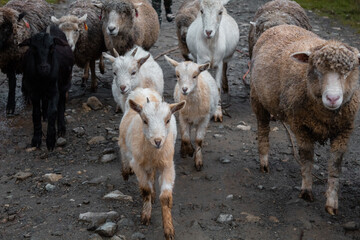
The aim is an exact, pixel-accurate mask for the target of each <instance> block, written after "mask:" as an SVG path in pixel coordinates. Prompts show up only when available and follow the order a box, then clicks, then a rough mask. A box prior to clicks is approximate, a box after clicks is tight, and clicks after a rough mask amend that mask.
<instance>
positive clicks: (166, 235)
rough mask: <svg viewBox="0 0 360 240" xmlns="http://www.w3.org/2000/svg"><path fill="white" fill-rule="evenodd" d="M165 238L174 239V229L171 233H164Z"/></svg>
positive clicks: (167, 239)
mask: <svg viewBox="0 0 360 240" xmlns="http://www.w3.org/2000/svg"><path fill="white" fill-rule="evenodd" d="M165 239H166V240H174V239H175V233H174V230H173V231H172V233H168V234H167V233H165Z"/></svg>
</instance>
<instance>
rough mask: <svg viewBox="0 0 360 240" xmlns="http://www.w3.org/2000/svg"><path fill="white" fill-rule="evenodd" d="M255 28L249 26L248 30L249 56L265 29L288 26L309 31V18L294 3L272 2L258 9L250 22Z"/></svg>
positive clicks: (275, 0)
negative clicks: (254, 24)
mask: <svg viewBox="0 0 360 240" xmlns="http://www.w3.org/2000/svg"><path fill="white" fill-rule="evenodd" d="M252 22H254V23H256V26H253V25H250V29H249V37H248V40H249V56H250V58H251V57H252V51H253V48H254V46H255V44H256V41H257V40H258V39H259V37H260V35H261V34H262V33H263V32H265V31H266V30H267V29H269V28H272V27H275V26H278V25H283V24H288V25H295V26H299V27H302V28H304V29H306V30H309V31H310V30H311V25H310V21H309V18H308V17H307V15H306V13H305V11H304V9H302V7H301V6H300V5H299V4H298V3H296V2H295V1H289V0H274V1H271V2H268V3H266V4H265V5H263V6H262V7H260V8H259V9H258V10H257V11H256V13H255V16H254V18H253V20H252Z"/></svg>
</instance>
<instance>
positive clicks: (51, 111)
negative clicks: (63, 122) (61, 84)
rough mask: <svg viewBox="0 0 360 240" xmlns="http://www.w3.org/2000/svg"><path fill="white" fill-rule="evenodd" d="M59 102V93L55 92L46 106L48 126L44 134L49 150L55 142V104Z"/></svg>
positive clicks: (52, 148)
mask: <svg viewBox="0 0 360 240" xmlns="http://www.w3.org/2000/svg"><path fill="white" fill-rule="evenodd" d="M58 102H59V93H58V92H56V93H55V94H54V96H51V97H50V99H49V106H48V127H47V136H46V146H47V148H48V150H49V151H52V150H54V148H55V143H56V129H55V122H56V118H57V106H58Z"/></svg>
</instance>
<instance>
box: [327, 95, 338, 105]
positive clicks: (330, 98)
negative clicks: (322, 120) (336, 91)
mask: <svg viewBox="0 0 360 240" xmlns="http://www.w3.org/2000/svg"><path fill="white" fill-rule="evenodd" d="M326 99H327V100H328V101H329V102H330V103H331V104H332V105H335V103H336V101H337V100H339V99H340V96H339V95H330V94H329V95H326Z"/></svg>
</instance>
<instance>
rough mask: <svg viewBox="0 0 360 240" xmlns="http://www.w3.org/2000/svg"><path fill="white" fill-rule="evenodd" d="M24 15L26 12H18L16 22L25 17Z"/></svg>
mask: <svg viewBox="0 0 360 240" xmlns="http://www.w3.org/2000/svg"><path fill="white" fill-rule="evenodd" d="M25 15H26V12H22V13H20V14H19V16H18V19H17V20H18V22H19V21H20V20H21V19H23V17H25Z"/></svg>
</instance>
